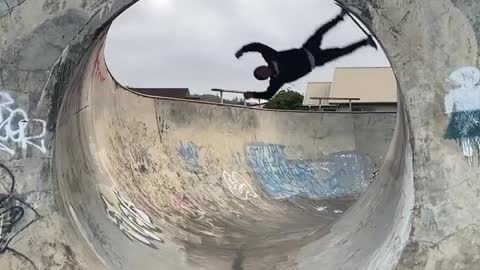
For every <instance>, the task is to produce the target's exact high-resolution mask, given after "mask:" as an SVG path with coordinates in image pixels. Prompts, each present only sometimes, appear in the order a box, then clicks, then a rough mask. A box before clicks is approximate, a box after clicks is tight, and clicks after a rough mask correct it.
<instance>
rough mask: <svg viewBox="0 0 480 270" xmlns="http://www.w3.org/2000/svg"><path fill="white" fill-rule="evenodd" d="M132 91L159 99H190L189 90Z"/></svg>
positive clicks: (136, 89) (143, 89)
mask: <svg viewBox="0 0 480 270" xmlns="http://www.w3.org/2000/svg"><path fill="white" fill-rule="evenodd" d="M129 89H130V90H132V91H135V92H138V93H141V94H145V95H151V96H157V97H172V98H189V96H190V91H189V90H188V88H129Z"/></svg>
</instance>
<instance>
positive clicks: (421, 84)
mask: <svg viewBox="0 0 480 270" xmlns="http://www.w3.org/2000/svg"><path fill="white" fill-rule="evenodd" d="M134 2H135V1H132V0H109V1H102V0H82V1H80V0H63V1H62V0H3V1H1V2H0V26H1V27H0V29H1V35H0V37H1V44H2V45H1V47H0V56H1V57H0V110H1V112H0V113H1V121H0V123H1V124H0V129H1V130H0V158H1V160H2V164H3V165H4V166H5V167H2V168H1V175H2V177H1V178H0V179H1V183H2V185H0V188H2V190H0V194H1V195H2V196H1V197H0V208H1V211H0V220H1V222H0V224H1V230H0V253H1V254H0V266H1V269H147V270H148V269H212V270H215V269H235V270H239V269H302V270H307V269H319V268H322V269H368V270H370V269H381V270H385V269H448V270H451V269H477V268H478V265H480V256H479V254H480V249H479V246H480V245H479V242H480V238H479V237H478V235H479V234H478V219H477V216H479V214H480V208H479V207H478V204H477V203H475V202H476V201H477V199H478V194H479V190H480V187H479V185H480V184H479V181H478V180H479V177H478V175H479V172H480V171H479V167H478V164H479V160H478V151H479V149H478V141H480V139H479V134H476V132H477V129H476V126H477V124H476V123H478V122H479V121H480V120H479V119H477V115H478V114H476V113H475V112H476V110H478V109H479V108H477V107H476V106H477V105H478V104H477V102H476V99H477V98H476V97H477V96H476V93H477V88H476V87H477V86H476V85H477V84H478V81H479V80H480V72H479V71H478V69H477V68H476V67H475V66H476V65H477V62H478V56H479V54H478V36H479V33H480V28H479V27H478V25H480V24H479V17H478V15H477V14H479V13H480V12H479V11H480V4H479V3H477V2H475V1H469V0H424V1H403V0H379V1H377V0H375V1H374V0H364V1H362V0H346V1H344V2H345V4H346V5H347V6H349V7H351V8H352V10H353V12H355V13H356V14H358V15H360V17H361V18H362V19H363V20H364V21H365V23H366V25H368V26H369V27H370V28H371V29H372V30H373V32H374V33H376V35H377V37H378V39H379V40H380V41H381V42H382V44H383V46H384V47H385V51H386V52H387V55H388V57H389V58H390V60H391V63H392V67H393V69H394V71H395V74H396V76H397V79H398V83H399V89H400V91H399V99H400V106H399V107H400V109H399V112H398V113H397V114H396V119H395V118H394V117H395V116H394V115H388V114H333V113H330V114H328V113H294V112H280V111H266V110H258V109H251V108H250V109H247V108H242V107H232V106H222V105H214V104H205V103H198V102H189V101H180V100H169V99H158V98H157V99H156V98H152V97H147V96H140V95H137V94H135V93H132V92H129V91H127V90H125V89H123V88H122V87H121V86H120V85H119V84H118V83H116V82H115V81H114V80H113V78H112V77H111V76H110V73H109V72H108V70H107V68H106V66H105V62H104V56H103V44H104V41H105V35H106V33H107V32H108V26H109V25H110V23H111V20H113V19H114V18H115V17H116V16H117V15H118V14H120V13H121V12H122V11H123V10H124V9H126V8H128V7H129V6H130V5H131V4H133V3H134ZM447 81H448V83H446V82H447ZM462 93H464V94H462ZM466 97H469V98H466ZM479 106H480V105H479ZM395 120H396V121H395ZM394 123H396V124H395V131H394V132H393V124H394ZM390 139H391V144H390V147H388V150H386V148H387V145H388V142H389V141H390ZM380 165H381V168H380V170H379V171H378V172H377V169H378V168H379V166H380ZM10 173H11V174H10ZM374 175H375V177H373V176H374ZM373 179H374V180H373ZM372 180H373V181H372Z"/></svg>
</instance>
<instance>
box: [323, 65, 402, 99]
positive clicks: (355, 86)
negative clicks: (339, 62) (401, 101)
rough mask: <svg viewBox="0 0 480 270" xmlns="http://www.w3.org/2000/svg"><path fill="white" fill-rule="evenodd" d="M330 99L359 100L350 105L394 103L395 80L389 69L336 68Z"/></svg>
mask: <svg viewBox="0 0 480 270" xmlns="http://www.w3.org/2000/svg"><path fill="white" fill-rule="evenodd" d="M330 97H341V98H360V100H358V101H352V103H396V102H397V80H396V78H395V75H394V73H393V70H392V68H391V67H341V68H336V69H335V73H334V77H333V83H332V90H331V93H330ZM335 103H348V101H335Z"/></svg>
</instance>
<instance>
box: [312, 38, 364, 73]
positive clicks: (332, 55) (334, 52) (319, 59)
mask: <svg viewBox="0 0 480 270" xmlns="http://www.w3.org/2000/svg"><path fill="white" fill-rule="evenodd" d="M365 46H373V45H372V44H371V41H370V38H366V39H364V40H361V41H358V42H355V43H353V44H350V45H348V46H346V47H343V48H329V49H325V50H318V51H316V52H315V54H314V57H315V63H316V64H317V66H318V65H320V66H321V65H324V64H326V63H328V62H331V61H333V60H335V59H337V58H340V57H343V56H345V55H348V54H351V53H353V52H354V51H356V50H358V49H359V48H361V47H365Z"/></svg>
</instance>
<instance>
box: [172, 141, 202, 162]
mask: <svg viewBox="0 0 480 270" xmlns="http://www.w3.org/2000/svg"><path fill="white" fill-rule="evenodd" d="M177 152H178V154H179V155H180V156H181V157H182V159H183V160H184V161H185V162H186V163H187V164H189V165H190V166H192V167H195V168H198V167H200V163H199V159H198V152H199V149H198V146H196V145H195V144H193V143H191V142H189V143H186V144H184V143H182V142H180V146H179V147H177Z"/></svg>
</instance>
